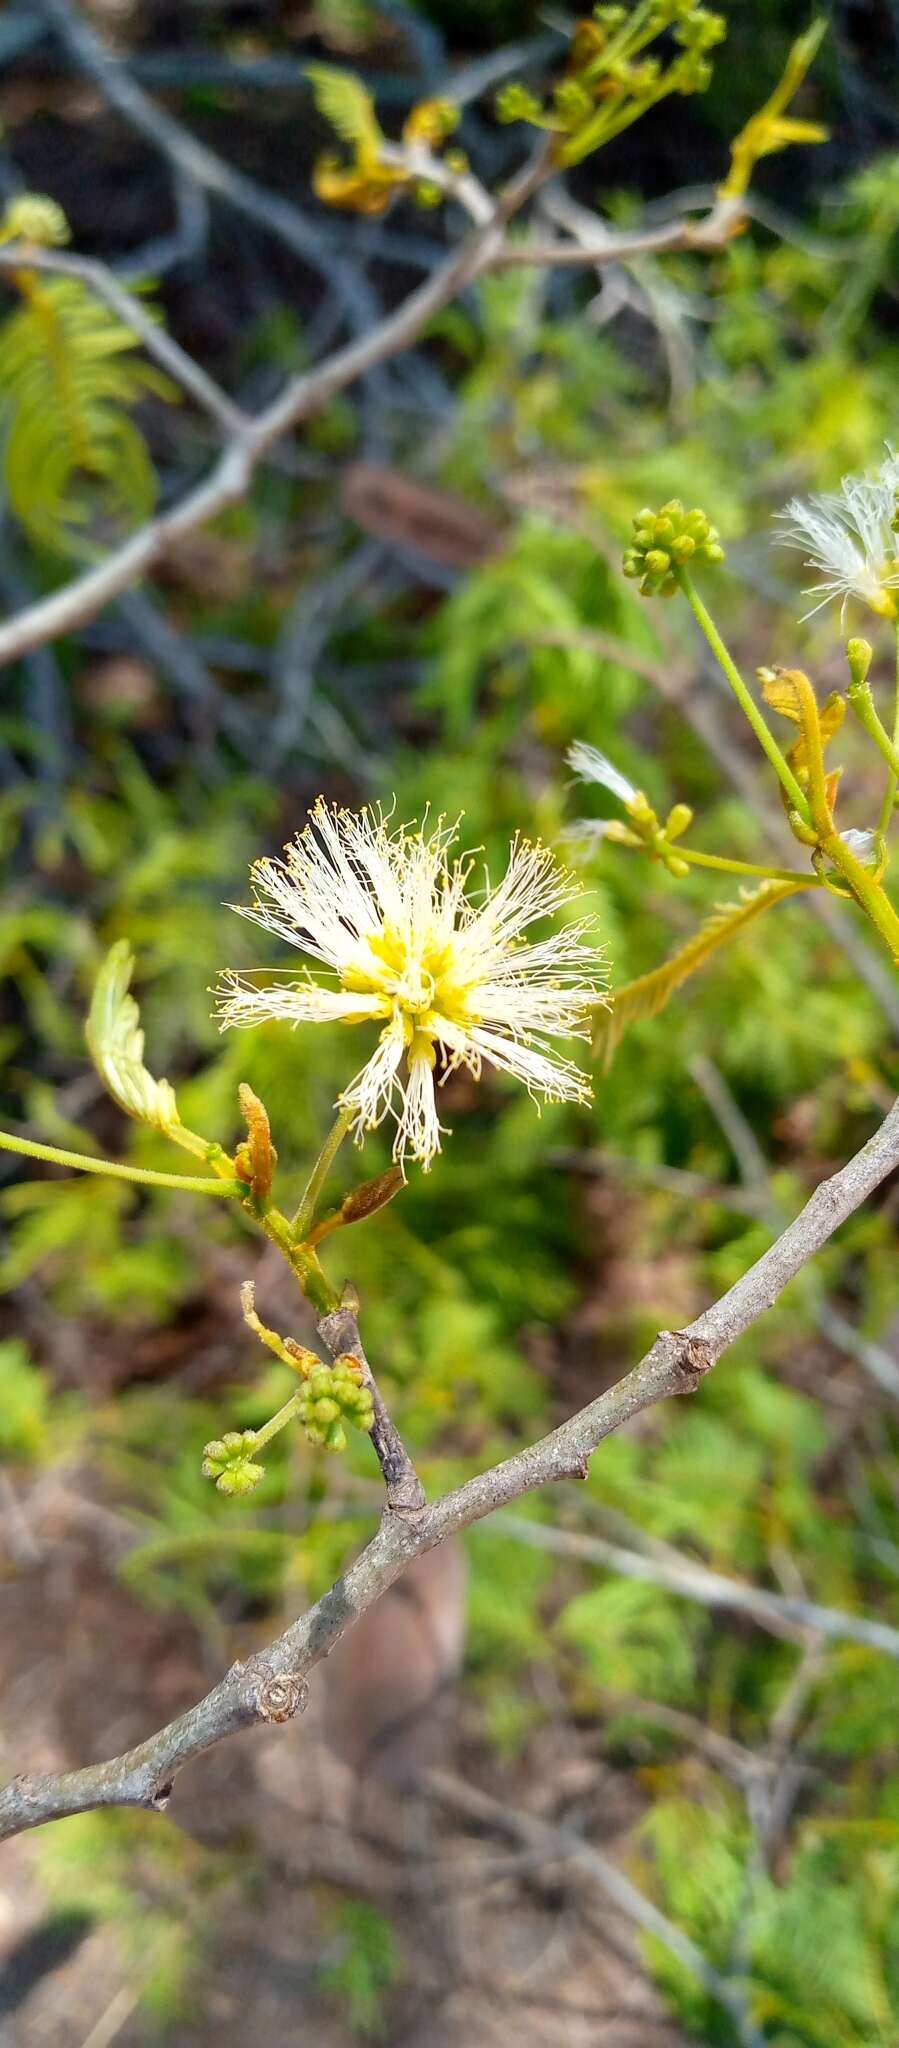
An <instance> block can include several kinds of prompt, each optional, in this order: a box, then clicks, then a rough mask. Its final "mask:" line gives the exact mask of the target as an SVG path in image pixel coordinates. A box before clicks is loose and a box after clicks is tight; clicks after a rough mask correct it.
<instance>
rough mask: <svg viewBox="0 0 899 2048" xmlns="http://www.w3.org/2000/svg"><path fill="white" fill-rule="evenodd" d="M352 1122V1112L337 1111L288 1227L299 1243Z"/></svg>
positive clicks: (311, 1218) (304, 1235)
mask: <svg viewBox="0 0 899 2048" xmlns="http://www.w3.org/2000/svg"><path fill="white" fill-rule="evenodd" d="M352 1121H353V1112H352V1110H351V1109H341V1110H339V1111H338V1113H337V1116H336V1117H335V1119H334V1122H333V1124H332V1125H331V1129H330V1130H329V1132H328V1135H327V1137H326V1139H325V1142H324V1144H323V1146H322V1148H321V1151H320V1153H319V1155H318V1158H317V1160H316V1162H315V1165H314V1166H313V1168H312V1172H311V1173H310V1175H309V1179H308V1180H307V1182H306V1186H305V1188H304V1190H303V1199H302V1201H301V1203H300V1206H299V1208H298V1210H297V1212H296V1215H295V1216H294V1218H293V1222H292V1223H291V1226H290V1227H291V1230H292V1231H293V1235H294V1237H295V1238H298V1239H299V1240H300V1242H302V1240H303V1239H304V1238H305V1237H307V1236H308V1233H309V1230H310V1229H311V1226H312V1221H313V1218H314V1216H315V1211H316V1209H317V1207H318V1201H319V1196H320V1194H321V1191H322V1188H323V1187H324V1185H325V1181H326V1180H327V1178H328V1175H329V1173H330V1171H331V1168H332V1166H333V1164H334V1161H335V1159H336V1158H337V1154H338V1152H339V1151H340V1147H341V1145H342V1144H343V1141H344V1138H345V1137H346V1134H347V1132H348V1130H349V1128H350V1125H351V1123H352Z"/></svg>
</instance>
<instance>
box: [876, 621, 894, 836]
mask: <svg viewBox="0 0 899 2048" xmlns="http://www.w3.org/2000/svg"><path fill="white" fill-rule="evenodd" d="M877 722H878V724H880V720H879V719H878V721H877ZM884 738H886V734H884ZM893 754H894V756H895V755H897V754H899V619H897V621H896V692H895V698H894V708H893ZM897 789H899V764H897V765H896V766H893V765H891V767H890V774H889V779H888V781H887V786H886V789H885V790H884V793H883V803H882V804H881V807H880V819H879V822H878V827H877V829H878V831H879V832H880V833H881V834H883V833H884V832H886V829H887V826H888V825H889V823H890V819H891V818H892V815H893V804H894V803H895V800H896V791H897Z"/></svg>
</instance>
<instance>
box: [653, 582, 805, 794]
mask: <svg viewBox="0 0 899 2048" xmlns="http://www.w3.org/2000/svg"><path fill="white" fill-rule="evenodd" d="M673 573H674V575H675V576H676V577H677V580H678V583H679V584H680V587H681V589H682V591H683V593H684V596H685V598H686V600H687V603H688V605H689V607H690V610H691V612H692V613H693V617H694V619H695V620H696V623H697V625H698V626H699V628H700V631H701V632H702V633H703V635H704V637H705V639H706V640H707V641H708V644H709V647H710V648H711V650H712V653H713V654H714V656H715V660H716V661H717V663H718V666H719V668H720V669H721V670H722V671H723V673H724V675H725V676H726V677H727V680H728V682H729V684H730V687H731V689H732V690H733V693H734V696H735V697H736V700H737V703H738V704H739V706H740V709H741V711H742V712H743V714H744V716H745V717H746V718H747V719H748V721H749V724H750V725H751V727H752V730H753V732H754V733H755V736H756V739H757V740H758V743H759V746H760V747H761V748H762V749H763V751H764V752H765V753H766V754H767V756H768V759H769V761H770V763H771V766H772V768H773V769H774V773H775V775H776V776H777V779H778V782H779V783H780V785H781V788H782V789H784V790H785V791H786V794H787V796H788V797H789V799H790V803H791V805H792V808H793V809H794V810H795V811H797V812H798V814H799V817H800V818H801V819H802V821H803V823H804V824H806V825H811V823H812V817H811V812H810V810H809V806H808V801H807V799H806V797H805V795H804V793H803V791H802V789H801V788H800V786H799V783H798V782H797V780H796V777H795V775H794V774H793V770H792V768H791V767H790V766H789V764H788V762H787V761H786V760H785V758H784V755H783V754H782V753H781V750H780V747H779V746H778V744H777V741H776V739H775V737H774V734H773V732H772V731H771V729H770V727H769V726H768V724H767V722H766V720H765V719H764V718H763V717H762V714H761V712H760V710H759V708H758V705H757V704H756V702H755V699H754V697H753V696H752V694H751V692H750V691H749V689H748V688H747V685H746V683H745V682H744V681H743V677H742V676H741V674H740V671H739V669H738V667H737V664H736V662H735V661H734V658H733V656H732V654H731V653H730V652H729V650H728V648H727V647H726V646H725V644H724V641H723V640H722V638H721V635H720V633H719V631H718V628H717V626H716V625H715V621H714V619H713V618H712V616H711V614H710V612H708V611H707V610H706V607H705V605H704V604H703V601H702V598H701V597H700V595H699V592H698V590H697V588H696V585H695V583H694V582H693V578H692V576H691V575H690V573H689V570H688V569H686V568H684V566H683V565H682V564H680V563H678V564H677V565H676V566H675V568H674V571H673Z"/></svg>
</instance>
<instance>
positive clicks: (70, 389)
mask: <svg viewBox="0 0 899 2048" xmlns="http://www.w3.org/2000/svg"><path fill="white" fill-rule="evenodd" d="M11 282H12V283H13V284H14V285H15V287H16V289H17V290H18V292H19V294H20V296H21V298H22V301H23V303H22V304H21V305H20V307H19V308H18V310H17V311H16V312H14V313H12V314H10V316H9V318H8V319H7V320H6V322H5V323H4V325H3V326H2V328H0V432H2V437H3V440H2V457H0V459H2V470H3V479H4V482H5V486H6V493H7V497H8V500H9V504H10V507H11V509H12V511H13V513H14V514H15V517H16V518H17V519H18V520H19V521H20V523H21V525H22V526H23V527H24V529H25V531H26V532H27V533H28V534H29V535H30V537H31V539H32V540H34V541H36V542H37V543H38V544H39V545H40V546H43V547H46V548H49V549H50V550H52V551H53V552H54V553H73V552H74V553H81V554H91V553H93V552H94V550H95V549H96V547H97V544H98V543H99V542H100V541H101V540H102V539H103V538H105V537H106V536H107V535H108V532H109V529H110V527H111V528H112V530H113V531H115V530H116V529H117V528H118V527H119V526H120V525H121V523H122V521H123V520H124V519H127V518H130V519H137V520H141V519H145V518H146V517H147V516H148V515H149V513H150V512H151V511H152V509H153V504H154V502H155V498H156V476H155V472H154V469H153V464H152V462H151V459H150V455H149V452H148V449H147V446H146V442H145V441H144V438H143V435H142V434H141V433H140V430H139V429H138V427H136V426H135V424H134V421H133V420H132V418H131V417H130V412H131V408H132V407H133V406H135V405H136V404H137V403H138V401H139V400H140V399H141V398H143V397H144V396H145V394H146V393H147V392H153V393H155V394H156V395H157V396H158V397H162V398H166V399H169V400H171V399H173V398H176V397H177V392H176V390H175V387H174V385H173V384H171V382H170V380H169V379H168V378H167V377H165V376H163V375H162V373H161V372H160V371H159V370H156V369H154V368H153V366H152V365H151V364H149V363H146V362H144V361H143V360H142V358H141V357H140V356H139V355H138V353H137V351H138V350H139V348H140V343H139V341H138V338H137V336H136V335H134V334H133V333H132V332H131V330H130V328H128V327H126V326H125V325H124V324H123V322H122V321H121V320H119V319H117V317H116V315H115V314H114V313H111V312H110V311H109V309H108V308H107V307H106V306H104V305H102V304H101V303H100V301H99V300H98V299H96V298H94V296H93V294H92V293H91V292H90V291H89V290H88V289H87V287H86V286H85V285H84V284H83V283H82V282H81V280H80V279H77V278H47V277H42V276H40V275H39V274H38V273H37V272H36V271H34V270H29V269H27V268H26V267H25V266H24V265H23V268H22V269H21V270H18V269H17V270H16V271H14V272H13V273H11Z"/></svg>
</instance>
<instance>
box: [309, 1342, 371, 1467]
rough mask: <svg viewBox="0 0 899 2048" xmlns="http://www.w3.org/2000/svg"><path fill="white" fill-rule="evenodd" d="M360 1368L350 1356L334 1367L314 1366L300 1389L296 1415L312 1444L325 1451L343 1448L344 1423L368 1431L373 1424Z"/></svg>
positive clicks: (368, 1396)
mask: <svg viewBox="0 0 899 2048" xmlns="http://www.w3.org/2000/svg"><path fill="white" fill-rule="evenodd" d="M361 1382H362V1367H361V1366H360V1364H359V1361H358V1359H355V1358H353V1357H352V1356H351V1355H350V1354H349V1353H345V1354H344V1355H343V1357H341V1358H338V1359H336V1360H335V1363H334V1365H333V1366H329V1365H321V1364H320V1365H317V1366H316V1367H315V1369H314V1371H313V1372H311V1373H310V1375H309V1378H308V1379H307V1381H306V1384H305V1386H304V1387H303V1390H302V1393H301V1395H300V1399H299V1402H298V1406H297V1414H298V1416H299V1419H300V1421H301V1423H302V1425H303V1428H304V1429H305V1431H306V1435H307V1436H308V1437H309V1439H310V1441H311V1442H312V1443H317V1444H322V1445H323V1446H324V1448H325V1450H329V1451H342V1450H344V1449H345V1447H346V1432H345V1430H344V1428H343V1424H344V1422H351V1423H352V1424H353V1426H354V1427H355V1428H356V1429H361V1430H364V1431H366V1432H367V1431H368V1430H370V1429H371V1427H372V1424H373V1422H374V1405H373V1402H372V1397H371V1392H370V1390H369V1388H368V1387H365V1386H363V1385H362V1383H361Z"/></svg>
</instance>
